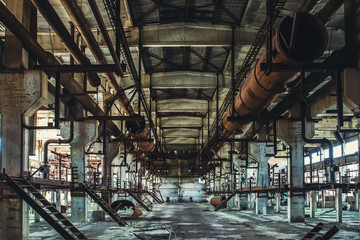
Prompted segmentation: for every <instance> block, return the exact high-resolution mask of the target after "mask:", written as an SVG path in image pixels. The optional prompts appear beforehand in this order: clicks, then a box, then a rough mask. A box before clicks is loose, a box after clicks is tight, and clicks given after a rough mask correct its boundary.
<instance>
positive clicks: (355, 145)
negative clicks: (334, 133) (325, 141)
mask: <svg viewBox="0 0 360 240" xmlns="http://www.w3.org/2000/svg"><path fill="white" fill-rule="evenodd" d="M358 150H359V142H358V140H357V139H356V140H353V141H350V142H347V143H345V146H344V154H345V155H350V154H354V153H356V152H357V151H358Z"/></svg>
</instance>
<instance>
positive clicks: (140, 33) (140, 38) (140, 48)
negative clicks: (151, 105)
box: [138, 26, 142, 115]
mask: <svg viewBox="0 0 360 240" xmlns="http://www.w3.org/2000/svg"><path fill="white" fill-rule="evenodd" d="M141 59H142V27H141V26H139V81H138V82H139V83H138V96H139V99H138V101H139V102H138V105H139V106H138V107H139V109H138V114H139V115H140V114H141V71H142V69H141Z"/></svg>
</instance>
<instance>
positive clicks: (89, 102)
mask: <svg viewBox="0 0 360 240" xmlns="http://www.w3.org/2000/svg"><path fill="white" fill-rule="evenodd" d="M0 21H1V22H3V24H4V25H5V26H6V27H7V28H8V29H9V30H10V31H11V32H12V33H13V34H14V35H15V36H16V37H17V38H18V39H19V40H20V41H21V43H22V46H23V47H24V48H25V49H26V50H27V51H28V52H29V53H30V54H31V55H32V56H34V57H36V58H37V59H38V61H39V63H40V64H41V65H51V66H53V65H61V64H60V63H59V61H58V60H57V59H56V58H55V57H54V55H52V54H51V53H49V52H46V51H45V50H44V49H43V48H42V47H41V46H40V44H39V43H38V42H37V41H36V40H35V39H34V38H33V37H32V36H31V34H30V33H29V32H28V31H27V30H26V29H25V27H24V26H23V25H22V24H21V23H20V22H19V21H18V20H17V19H16V17H15V16H14V15H13V14H12V13H11V12H10V11H9V10H8V9H7V8H6V6H5V5H4V4H3V3H2V2H0ZM50 74H51V73H50ZM60 81H61V85H62V86H63V87H64V88H65V89H66V90H67V91H68V92H69V93H70V94H74V95H75V96H74V98H75V99H76V100H78V101H79V102H80V103H81V104H82V105H83V106H84V108H85V109H86V110H88V111H89V112H90V113H91V114H93V115H94V116H104V112H103V111H102V110H101V109H100V108H99V106H98V105H97V104H96V102H95V101H94V100H93V99H92V98H91V97H90V96H89V95H82V93H83V89H82V87H81V86H80V85H79V84H78V83H77V82H76V81H75V80H74V79H73V78H72V76H71V74H70V73H63V74H61V78H60ZM107 128H108V130H109V131H110V132H112V133H113V134H114V136H116V137H119V136H121V132H120V130H119V128H118V127H117V126H116V125H115V124H114V123H113V122H109V123H108V124H107Z"/></svg>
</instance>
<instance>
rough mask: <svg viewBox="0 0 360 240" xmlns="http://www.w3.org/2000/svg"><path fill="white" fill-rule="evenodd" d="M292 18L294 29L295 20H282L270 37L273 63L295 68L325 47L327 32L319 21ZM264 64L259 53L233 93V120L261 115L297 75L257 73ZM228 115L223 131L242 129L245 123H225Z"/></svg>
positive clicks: (309, 17) (310, 17)
mask: <svg viewBox="0 0 360 240" xmlns="http://www.w3.org/2000/svg"><path fill="white" fill-rule="evenodd" d="M296 15H297V17H296V21H297V24H295V27H294V29H293V26H294V21H295V18H292V17H286V18H285V19H284V20H283V21H282V23H281V24H280V27H279V30H278V32H277V33H276V35H275V36H274V38H273V46H274V49H273V50H272V62H273V63H285V64H287V65H291V66H294V67H298V66H299V65H303V64H306V63H310V62H312V61H314V59H316V58H317V57H319V56H320V55H321V53H322V52H323V51H324V50H325V48H326V46H327V31H326V28H325V25H324V24H323V23H322V22H321V21H320V20H319V18H317V17H316V16H313V15H310V14H307V13H297V14H296ZM293 34H296V36H297V38H296V40H295V41H293V45H292V46H290V40H291V38H292V36H293ZM265 61H266V52H264V53H263V55H262V56H261V58H260V60H259V61H258V63H257V64H256V66H255V68H254V70H253V71H252V72H251V73H250V76H249V78H248V79H247V80H246V81H245V83H244V85H243V87H242V88H241V91H240V92H239V93H238V94H237V96H236V98H235V113H234V116H235V117H238V116H256V115H257V114H259V113H261V112H262V111H263V110H264V109H265V108H266V107H267V106H268V105H269V104H270V103H271V102H273V101H274V100H275V99H276V98H277V97H278V96H279V94H280V93H281V92H283V91H284V90H285V84H286V83H287V82H290V81H292V80H294V79H295V78H296V77H297V76H298V74H299V73H298V72H272V73H270V74H269V75H266V74H265V72H263V71H261V70H260V64H261V63H263V62H265ZM232 114H233V113H232V108H229V110H228V111H227V113H226V115H225V117H224V119H223V124H224V127H225V129H226V130H227V131H229V132H232V133H234V132H239V131H241V130H243V129H244V127H245V126H246V125H247V123H246V124H244V123H236V122H231V121H228V118H229V117H231V116H232Z"/></svg>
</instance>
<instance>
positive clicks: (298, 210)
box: [287, 193, 305, 222]
mask: <svg viewBox="0 0 360 240" xmlns="http://www.w3.org/2000/svg"><path fill="white" fill-rule="evenodd" d="M304 200H305V199H304V196H294V195H292V196H291V193H289V197H288V210H287V213H288V222H305V202H304Z"/></svg>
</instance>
